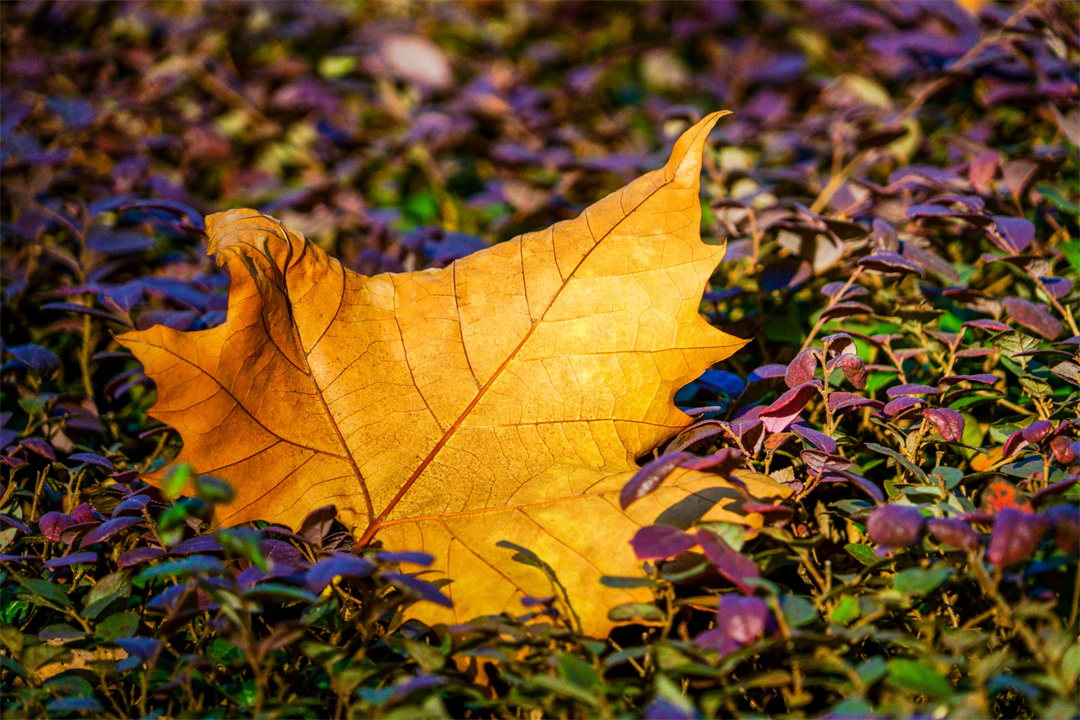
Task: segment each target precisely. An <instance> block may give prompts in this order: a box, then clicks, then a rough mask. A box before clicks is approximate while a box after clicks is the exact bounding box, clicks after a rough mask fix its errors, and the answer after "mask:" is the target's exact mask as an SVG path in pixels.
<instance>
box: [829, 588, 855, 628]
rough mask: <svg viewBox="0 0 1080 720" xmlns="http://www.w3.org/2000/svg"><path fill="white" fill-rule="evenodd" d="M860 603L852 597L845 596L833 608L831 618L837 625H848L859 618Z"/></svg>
mask: <svg viewBox="0 0 1080 720" xmlns="http://www.w3.org/2000/svg"><path fill="white" fill-rule="evenodd" d="M859 613H860V610H859V601H858V600H857V599H855V598H854V597H852V596H851V595H845V596H844V597H843V599H841V600H840V602H839V603H837V605H836V607H835V608H833V611H832V615H831V616H830V618H831V619H832V621H833V622H834V623H836V624H837V625H847V624H848V623H850V622H852V621H853V620H855V619H856V618H857V617H859Z"/></svg>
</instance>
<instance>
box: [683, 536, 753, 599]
mask: <svg viewBox="0 0 1080 720" xmlns="http://www.w3.org/2000/svg"><path fill="white" fill-rule="evenodd" d="M696 537H697V541H698V544H699V545H701V549H702V550H703V551H704V552H705V557H707V558H709V560H710V562H712V564H713V565H715V566H716V569H717V570H718V571H719V572H720V574H721V575H723V576H724V577H726V578H727V579H728V580H730V581H731V582H733V583H734V584H735V586H736V587H738V588H739V589H740V590H742V591H743V592H744V593H752V592H753V591H754V586H753V585H751V584H749V582H747V581H749V580H754V579H757V578H759V577H761V571H760V570H758V566H757V565H755V564H754V561H753V560H751V559H750V558H748V557H746V556H745V555H743V554H741V553H738V552H736V551H735V549H734V548H732V547H731V546H730V545H728V543H727V541H726V540H724V539H723V538H721V537H719V536H718V535H715V534H713V533H711V532H709V531H708V530H698V532H697V535H696Z"/></svg>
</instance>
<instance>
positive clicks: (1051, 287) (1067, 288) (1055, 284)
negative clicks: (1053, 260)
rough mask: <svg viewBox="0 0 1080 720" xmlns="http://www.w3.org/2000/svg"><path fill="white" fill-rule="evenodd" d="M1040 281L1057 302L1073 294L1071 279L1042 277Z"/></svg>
mask: <svg viewBox="0 0 1080 720" xmlns="http://www.w3.org/2000/svg"><path fill="white" fill-rule="evenodd" d="M1039 281H1040V282H1041V283H1042V285H1043V287H1044V288H1046V294H1047V295H1049V296H1050V297H1052V298H1054V299H1055V300H1060V299H1061V298H1063V297H1065V296H1066V295H1068V294H1069V293H1070V292H1072V288H1073V284H1072V280H1070V279H1069V278H1059V277H1041V278H1039Z"/></svg>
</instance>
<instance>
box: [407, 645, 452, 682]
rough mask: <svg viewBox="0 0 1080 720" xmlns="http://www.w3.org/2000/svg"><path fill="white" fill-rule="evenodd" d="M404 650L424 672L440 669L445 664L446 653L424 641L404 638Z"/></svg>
mask: <svg viewBox="0 0 1080 720" xmlns="http://www.w3.org/2000/svg"><path fill="white" fill-rule="evenodd" d="M405 650H406V652H408V653H409V657H411V658H412V659H413V660H415V661H416V664H417V665H419V666H420V669H421V670H423V671H424V672H426V673H430V672H435V671H436V670H441V669H442V667H443V665H445V664H446V655H445V654H443V652H442V650H440V649H439V648H437V647H435V646H433V645H428V644H427V643H425V642H421V641H419V640H413V639H412V638H405Z"/></svg>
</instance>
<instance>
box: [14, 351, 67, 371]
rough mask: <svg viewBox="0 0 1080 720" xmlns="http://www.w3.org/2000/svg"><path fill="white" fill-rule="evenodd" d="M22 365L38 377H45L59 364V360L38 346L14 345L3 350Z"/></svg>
mask: <svg viewBox="0 0 1080 720" xmlns="http://www.w3.org/2000/svg"><path fill="white" fill-rule="evenodd" d="M5 349H6V350H7V352H9V353H11V354H12V355H14V356H15V359H16V360H17V361H19V363H21V364H22V365H25V366H26V367H28V368H31V369H32V370H34V371H35V372H37V373H38V374H39V375H45V374H47V373H49V372H51V371H52V370H54V369H55V368H56V367H57V366H58V365H59V364H60V358H58V357H56V354H55V353H53V351H52V350H48V349H46V348H43V347H41V346H39V345H15V346H13V347H9V348H5Z"/></svg>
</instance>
